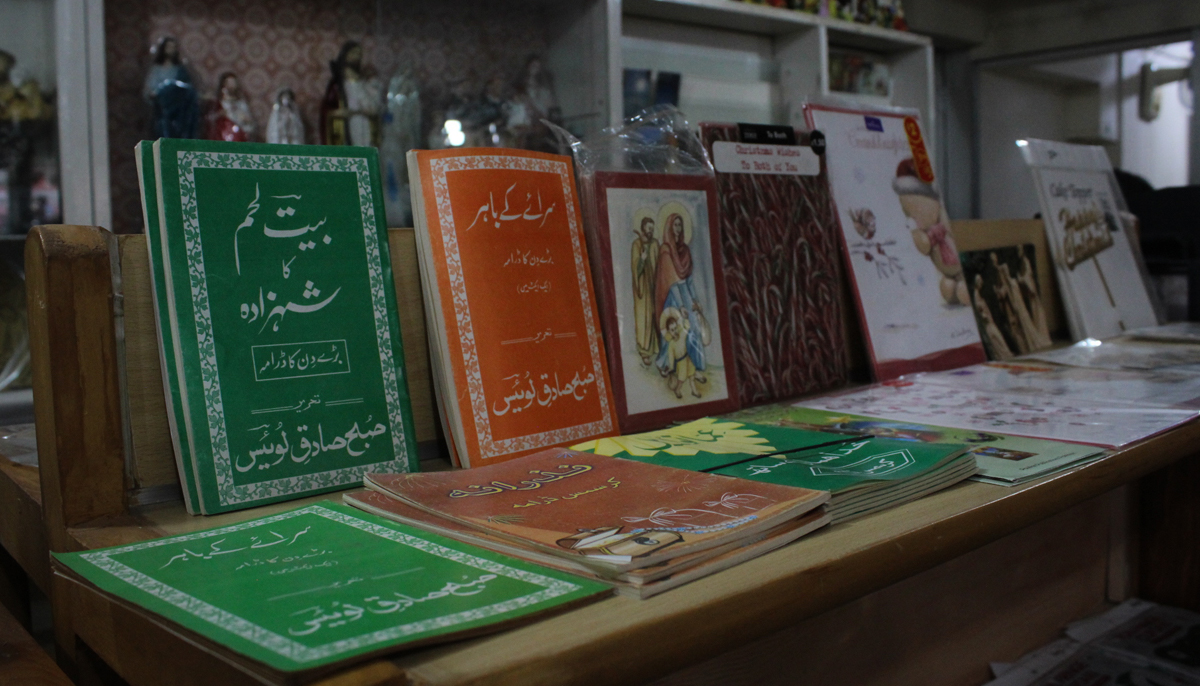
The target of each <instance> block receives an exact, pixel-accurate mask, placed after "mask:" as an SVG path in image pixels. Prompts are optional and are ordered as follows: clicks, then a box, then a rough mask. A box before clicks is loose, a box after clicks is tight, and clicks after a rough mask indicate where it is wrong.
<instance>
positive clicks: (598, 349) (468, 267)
mask: <svg viewBox="0 0 1200 686" xmlns="http://www.w3.org/2000/svg"><path fill="white" fill-rule="evenodd" d="M408 164H409V177H410V178H411V179H412V194H413V217H414V220H415V223H416V235H417V247H418V250H419V252H420V258H421V278H422V281H423V286H424V288H423V289H422V291H423V293H424V296H425V314H426V319H427V321H428V330H429V334H430V338H431V341H430V350H431V352H432V357H433V360H432V362H433V367H434V381H435V384H434V385H435V388H436V391H437V393H438V404H439V407H440V408H441V409H442V412H441V418H442V423H443V428H444V429H445V430H446V435H447V437H448V438H449V441H450V442H451V443H452V445H451V451H452V452H453V453H454V454H455V455H456V456H457V457H458V461H459V462H460V463H461V464H462V466H464V467H477V466H480V465H487V464H495V463H497V462H501V461H504V460H508V459H512V458H514V457H519V456H521V455H526V454H529V453H531V452H535V451H537V450H541V449H543V448H547V447H551V446H558V445H570V444H573V443H577V442H579V441H582V440H586V439H589V438H596V437H601V436H611V435H615V434H616V433H617V422H616V418H615V413H614V403H613V396H612V388H611V385H610V381H609V375H608V366H607V361H606V358H605V351H604V341H603V339H602V338H601V333H600V323H599V322H600V320H599V317H598V315H597V312H596V304H595V303H596V301H595V296H594V294H593V290H592V279H591V274H590V273H589V271H588V256H587V248H586V245H585V241H584V237H583V224H582V222H581V221H580V217H579V200H578V198H577V197H576V193H575V175H574V170H573V169H572V166H571V159H570V158H569V157H562V156H560V155H547V154H543V153H536V152H527V151H524V150H508V149H504V148H466V149H456V150H440V151H428V150H414V151H412V152H410V153H409V154H408Z"/></svg>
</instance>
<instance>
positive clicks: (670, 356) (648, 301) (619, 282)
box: [584, 172, 738, 433]
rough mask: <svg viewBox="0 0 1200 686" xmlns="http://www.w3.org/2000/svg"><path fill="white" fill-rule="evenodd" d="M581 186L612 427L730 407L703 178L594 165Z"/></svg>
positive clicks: (722, 314)
mask: <svg viewBox="0 0 1200 686" xmlns="http://www.w3.org/2000/svg"><path fill="white" fill-rule="evenodd" d="M584 190H585V192H584V194H585V197H586V198H587V211H588V213H589V218H588V223H589V226H590V227H591V230H589V232H588V239H589V240H590V241H591V243H590V246H591V250H592V273H593V274H594V275H595V277H596V297H597V300H598V302H599V304H600V314H601V317H602V318H603V321H604V334H605V339H606V341H607V342H608V367H609V369H610V370H611V372H612V379H613V395H614V396H615V398H616V407H617V415H618V417H619V419H620V424H621V430H622V431H623V432H624V433H629V432H633V431H644V430H646V429H656V428H659V427H662V426H663V425H665V424H668V423H670V422H678V421H687V420H691V419H696V418H698V417H703V416H706V415H713V414H722V413H725V412H730V411H732V410H735V409H737V407H738V390H737V380H736V370H735V368H734V341H733V339H732V337H731V336H730V333H729V317H728V312H727V307H726V302H727V301H726V294H725V271H724V269H723V267H722V257H721V239H720V233H719V226H718V223H717V216H718V215H717V213H718V210H717V189H716V182H715V181H714V180H713V177H711V176H707V175H703V174H649V173H639V172H595V173H594V174H592V175H590V176H588V177H587V178H586V179H585V180H584Z"/></svg>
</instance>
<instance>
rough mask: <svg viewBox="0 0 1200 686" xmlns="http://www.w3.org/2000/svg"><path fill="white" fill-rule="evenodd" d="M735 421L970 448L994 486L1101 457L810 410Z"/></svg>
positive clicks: (771, 411)
mask: <svg viewBox="0 0 1200 686" xmlns="http://www.w3.org/2000/svg"><path fill="white" fill-rule="evenodd" d="M734 419H735V421H748V422H761V423H763V424H776V425H779V426H792V427H798V428H804V429H813V430H824V431H843V432H846V433H853V434H858V435H862V434H867V435H871V436H880V437H883V438H900V439H907V440H911V441H919V442H922V443H963V444H966V445H969V446H970V447H971V448H970V449H971V453H972V454H973V455H975V462H976V464H977V465H978V466H979V473H978V474H977V475H976V476H975V477H973V478H975V479H976V480H979V481H987V482H988V483H996V484H1001V485H1003V484H1017V483H1021V482H1022V481H1027V480H1029V479H1032V478H1035V477H1038V476H1042V475H1045V474H1049V473H1052V472H1054V471H1058V470H1061V469H1064V468H1066V467H1068V466H1071V465H1074V464H1077V463H1079V462H1081V461H1083V460H1086V459H1089V458H1092V457H1095V456H1097V455H1100V454H1102V453H1103V452H1104V451H1103V450H1101V449H1099V448H1096V447H1095V446H1089V445H1080V444H1078V443H1063V442H1060V441H1048V440H1045V439H1039V438H1025V437H1022V436H1009V435H1006V434H997V433H991V432H988V431H975V430H971V429H953V428H948V427H944V426H932V425H929V424H917V423H914V422H898V421H892V420H890V419H881V418H878V417H867V416H863V415H856V414H845V413H841V412H831V411H829V410H817V409H812V408H808V407H794V406H786V405H770V406H765V407H758V408H754V409H752V410H745V411H742V412H739V413H737V414H736V415H734Z"/></svg>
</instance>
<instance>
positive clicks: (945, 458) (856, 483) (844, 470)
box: [714, 438, 975, 523]
mask: <svg viewBox="0 0 1200 686" xmlns="http://www.w3.org/2000/svg"><path fill="white" fill-rule="evenodd" d="M714 473H716V474H725V475H727V476H736V477H739V478H742V479H750V480H752V481H762V482H765V483H772V484H781V485H784V486H797V487H800V488H812V489H817V490H822V491H829V492H830V493H832V495H833V497H832V499H831V500H830V501H829V505H828V509H829V515H830V516H831V517H833V521H834V522H835V523H836V522H842V521H846V520H849V519H853V518H855V517H861V516H863V515H867V514H870V513H872V512H877V511H879V510H883V509H887V508H889V507H893V506H895V505H899V504H901V503H906V502H908V501H910V500H916V499H917V498H921V497H923V496H926V495H928V494H930V493H934V492H936V491H940V490H941V489H943V488H946V487H948V486H952V485H954V484H956V483H958V482H959V481H962V480H963V479H967V478H969V477H971V476H973V475H974V474H975V458H974V456H973V455H972V454H971V453H970V452H969V450H968V448H967V446H965V445H955V444H952V443H915V442H913V441H901V440H895V439H890V438H863V439H859V440H855V441H851V442H848V443H839V444H836V445H831V446H826V447H824V448H815V449H812V450H802V451H799V452H794V453H787V454H783V455H776V456H773V457H766V458H763V459H760V460H751V461H750V462H743V463H741V464H738V465H733V466H732V467H725V468H723V469H718V470H717V471H716V472H714Z"/></svg>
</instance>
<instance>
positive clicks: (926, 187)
mask: <svg viewBox="0 0 1200 686" xmlns="http://www.w3.org/2000/svg"><path fill="white" fill-rule="evenodd" d="M892 190H894V191H895V192H896V195H897V196H898V197H899V200H900V207H901V208H902V209H903V210H904V216H906V217H908V228H909V229H910V230H911V231H912V239H913V244H915V245H916V246H917V250H919V251H921V254H922V255H928V256H929V259H930V260H932V261H933V266H934V267H936V268H937V270H938V272H939V273H941V275H942V278H941V281H940V282H939V283H938V289H939V290H940V291H941V294H942V299H943V300H945V301H946V304H948V305H968V304H970V302H971V300H970V295H969V294H968V293H967V282H966V280H965V278H964V277H963V269H962V263H960V262H959V261H958V249H957V248H956V247H955V246H954V236H952V235H951V234H950V218H949V217H947V216H946V209H945V208H944V207H942V199H941V196H940V195H938V192H937V191H936V190H934V188H933V186H932V185H930V184H929V183H926V182H925V181H923V180H921V179H920V178H919V177H918V176H917V169H916V165H915V164H914V163H913V160H912V158H911V157H909V158H906V159H904V161H902V162H901V163H900V164H899V165H898V166H897V168H896V178H895V179H893V180H892Z"/></svg>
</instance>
